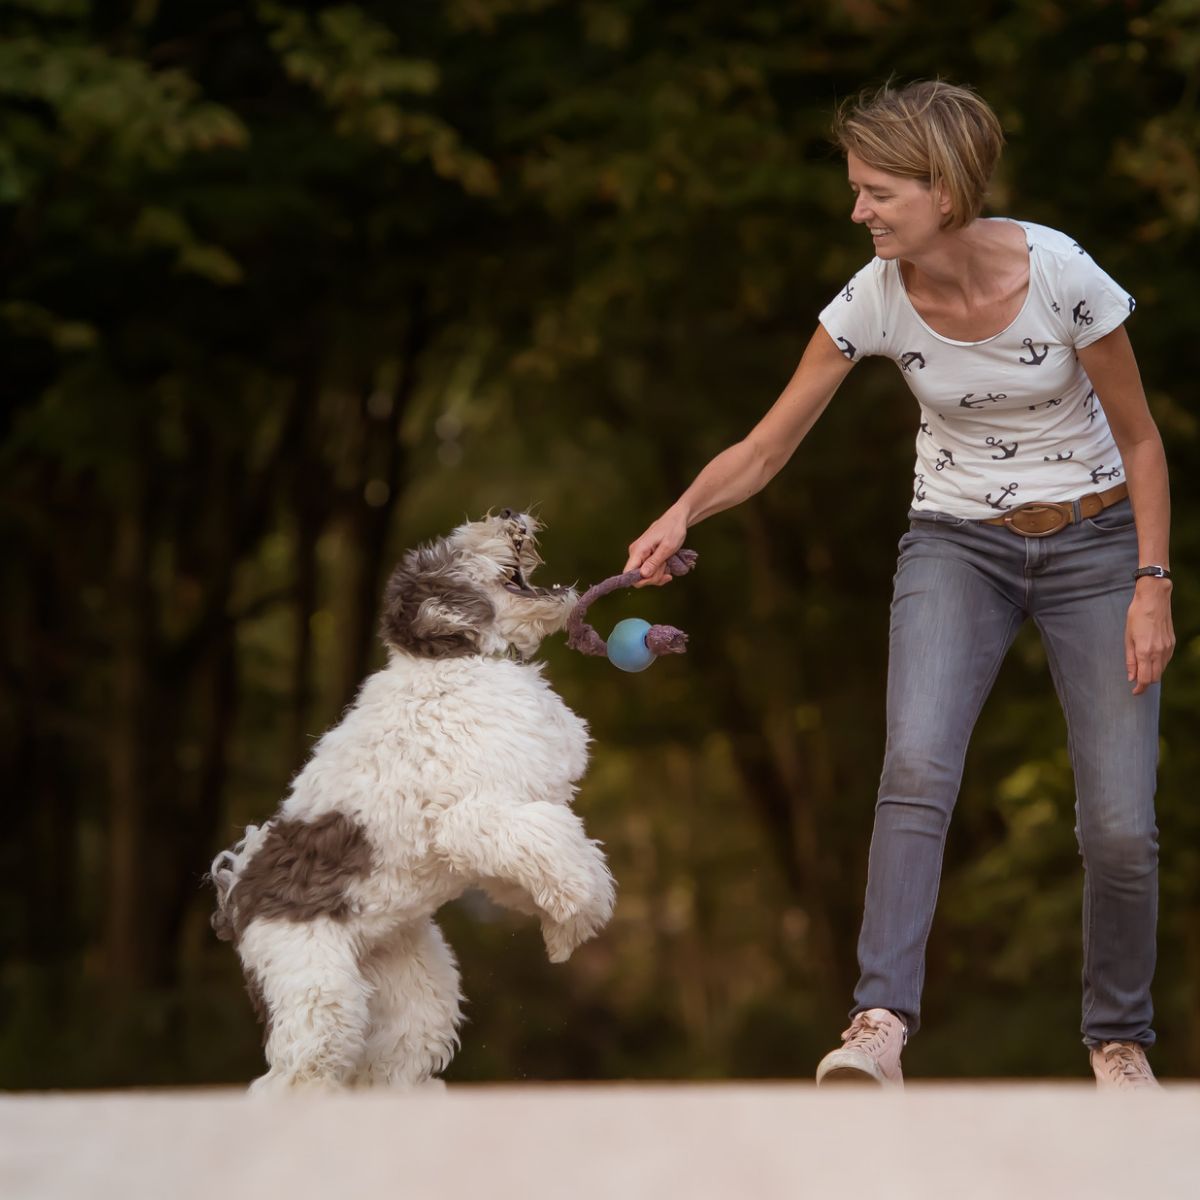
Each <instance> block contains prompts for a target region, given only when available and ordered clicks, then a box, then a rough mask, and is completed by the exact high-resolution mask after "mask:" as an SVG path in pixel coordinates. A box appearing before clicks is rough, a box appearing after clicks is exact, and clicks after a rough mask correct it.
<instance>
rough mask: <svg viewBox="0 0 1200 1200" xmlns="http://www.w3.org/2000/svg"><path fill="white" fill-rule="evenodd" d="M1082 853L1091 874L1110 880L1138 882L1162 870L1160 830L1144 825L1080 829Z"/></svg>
mask: <svg viewBox="0 0 1200 1200" xmlns="http://www.w3.org/2000/svg"><path fill="white" fill-rule="evenodd" d="M1076 837H1077V838H1078V840H1079V853H1080V856H1081V857H1082V858H1083V862H1084V866H1085V867H1086V868H1087V869H1088V871H1090V872H1094V873H1097V874H1102V875H1104V876H1105V877H1106V878H1109V879H1138V878H1141V877H1143V876H1145V875H1148V874H1151V873H1152V872H1154V871H1156V870H1157V869H1158V829H1157V827H1156V826H1155V825H1154V823H1153V822H1150V823H1149V824H1148V825H1143V824H1128V823H1126V824H1119V825H1117V824H1110V825H1096V826H1092V827H1084V828H1082V829H1076Z"/></svg>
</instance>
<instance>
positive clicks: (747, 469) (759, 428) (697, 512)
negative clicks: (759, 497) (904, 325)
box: [625, 325, 854, 587]
mask: <svg viewBox="0 0 1200 1200" xmlns="http://www.w3.org/2000/svg"><path fill="white" fill-rule="evenodd" d="M853 365H854V364H853V363H852V362H851V361H850V360H849V359H848V358H846V356H845V355H844V354H843V353H842V352H841V350H839V349H838V347H837V346H836V344H835V343H834V341H833V339H832V338H831V337H830V336H829V334H828V333H826V332H825V329H824V328H823V327H822V326H820V325H818V326H817V330H816V332H815V333H814V334H813V336H812V338H811V339H810V340H809V343H808V346H807V347H806V348H805V350H804V354H803V356H802V357H801V359H800V365H799V366H797V368H796V371H795V373H794V374H793V375H792V378H791V380H790V381H789V383H788V385H787V387H785V388H784V389H783V391H782V392H781V393H780V396H779V399H778V400H776V401H775V403H774V404H773V405H772V406H771V409H770V411H769V412H767V414H766V416H764V417H763V418H762V420H761V421H759V423H758V424H757V425H755V427H754V428H753V429H752V430H751V431H750V432H749V433H748V434H747V435H746V436H745V437H744V438H743V439H742V440H741V441H740V442H737V443H736V444H735V445H732V446H730V447H729V448H728V449H727V450H722V451H721V453H720V454H718V455H717V456H716V458H714V459H713V460H712V461H711V462H710V463H709V464H708V465H707V466H706V467H705V468H704V470H702V471H701V472H700V474H699V475H697V476H696V479H695V481H694V482H693V483H692V485H691V487H689V488H688V489H687V491H685V492H684V493H683V495H682V496H680V497H679V499H678V500H676V501H675V503H674V504H673V505H671V507H670V508H669V509H667V511H666V512H665V513H663V515H662V516H661V517H659V518H658V520H657V521H655V522H654V524H653V525H651V526H650V528H649V529H647V530H646V532H645V533H643V534H642V536H641V537H639V538H638V539H637V540H636V541H635V542H632V543H631V544H630V547H629V561H628V562H626V564H625V570H626V571H631V570H633V569H634V568H635V567H641V570H642V577H643V583H642V584H639V585H638V586H639V587H641V586H644V585H645V584H657V585H661V584H664V583H669V582H670V579H671V577H670V575H668V574H667V573H666V571H664V570H663V563H665V562H666V561H667V559H668V558H670V557H671V555H672V554H674V553H675V551H676V550H678V549H679V547H680V546H682V545H683V539H684V537H685V536H686V535H687V531H688V529H689V528H690V527H691V526H692V525H695V524H696V523H697V522H698V521H703V520H704V518H705V517H711V516H712V515H713V514H714V513H719V512H724V510H725V509H727V508H733V506H734V505H735V504H741V502H742V501H743V500H747V499H749V498H750V497H751V496H753V495H754V494H755V493H756V492H759V491H761V490H762V489H763V488H764V487H765V486H766V485H767V484H768V483H769V482H770V481H771V479H773V478H774V477H775V475H776V474H778V472H779V471H780V469H781V468H782V467H783V465H784V463H786V462H787V460H788V459H789V458H791V456H792V454H793V453H794V452H795V450H796V447H797V446H798V445H800V442H801V440H802V439H803V438H804V435H805V434H806V433H808V431H809V430H810V429H811V428H812V427H813V425H814V424H816V421H817V418H818V417H819V416H820V415H821V413H822V412H824V411H825V406H826V405H827V404H828V403H829V401H830V400H832V399H833V394H834V392H836V391H837V389H838V386H839V385H840V384H841V382H842V380H843V379H845V378H846V376H847V374H849V371H850V368H851V367H852V366H853Z"/></svg>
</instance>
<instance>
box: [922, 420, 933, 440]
mask: <svg viewBox="0 0 1200 1200" xmlns="http://www.w3.org/2000/svg"><path fill="white" fill-rule="evenodd" d="M921 432H922V433H926V434H928V435H929V436H930V437H933V431H932V430H931V429H930V428H929V424H928V422H926V421H922V422H921Z"/></svg>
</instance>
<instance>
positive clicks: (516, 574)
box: [504, 534, 568, 597]
mask: <svg viewBox="0 0 1200 1200" xmlns="http://www.w3.org/2000/svg"><path fill="white" fill-rule="evenodd" d="M512 544H513V553H514V555H515V556H516V562H514V563H513V566H512V570H511V571H510V572H509V574H508V578H507V579H506V580H505V581H504V587H505V590H506V591H509V592H512V593H513V594H514V595H516V596H530V597H538V596H558V595H560V594H561V593H563V592H565V591H567V590H568V589H567V588H565V587H563V586H562V584H559V583H556V584H555V585H554V586H553V587H548V588H544V587H538V586H537V585H536V584H532V583H530V582H529V576H530V575H532V574H533V572H534V571H535V570H537V567H538V564H539V563H540V562H541V561H542V560H541V558H540V557H538V552H537V549H536V546H537V543H536V542H535V541H534V539H533V537H532V536H530V535H527V534H517V535H516V536H515V537H513V539H512Z"/></svg>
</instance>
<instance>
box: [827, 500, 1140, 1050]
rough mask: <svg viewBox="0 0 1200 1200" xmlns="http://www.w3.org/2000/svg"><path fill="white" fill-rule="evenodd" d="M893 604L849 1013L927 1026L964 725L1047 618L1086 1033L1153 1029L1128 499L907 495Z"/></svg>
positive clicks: (1100, 1036) (1101, 1036) (1094, 1038)
mask: <svg viewBox="0 0 1200 1200" xmlns="http://www.w3.org/2000/svg"><path fill="white" fill-rule="evenodd" d="M909 518H910V529H909V532H908V533H906V534H905V535H904V536H903V538H901V540H900V561H899V565H898V567H897V569H896V585H895V595H894V598H893V600H892V613H891V650H890V659H889V665H888V689H887V750H886V753H885V757H884V766H883V777H882V780H881V781H880V786H879V799H878V803H877V805H876V808H875V830H874V833H873V835H872V838H871V852H870V860H869V865H868V872H867V895H866V903H865V909H864V914H863V924H862V932H861V935H860V937H859V943H858V959H859V967H860V969H861V977H860V979H859V982H858V986H857V987H856V988H855V992H854V1007H853V1008H852V1009H851V1010H850V1012H851V1015H852V1016H853V1015H854V1014H855V1013H858V1012H861V1011H862V1010H864V1009H868V1008H877V1007H878V1008H890V1009H892V1010H893V1011H894V1012H896V1013H898V1014H899V1015H900V1016H901V1017H902V1018H903V1019H904V1020H905V1021H906V1022H907V1023H908V1027H909V1032H910V1033H911V1032H915V1031H916V1030H917V1029H918V1028H919V1025H920V1008H921V988H922V984H923V983H924V977H925V943H926V941H927V939H928V937H929V928H930V925H931V923H932V921H933V912H934V906H935V905H936V903H937V893H938V883H939V878H940V875H941V867H942V849H943V846H944V844H945V840H946V830H947V827H948V826H949V823H950V814H951V811H952V810H953V808H954V802H955V799H956V798H957V796H958V789H959V782H960V780H961V778H962V768H963V758H964V756H965V754H966V750H967V741H968V739H969V738H970V735H971V730H972V728H973V727H974V725H975V721H976V718H977V717H978V716H979V710H980V708H981V707H982V705H983V702H984V700H985V699H986V697H987V694H988V692H989V691H990V690H991V687H992V684H993V682H994V681H995V678H996V673H997V671H998V670H999V668H1000V663H1001V660H1002V659H1003V658H1004V655H1005V653H1006V652H1007V650H1008V648H1009V646H1011V645H1012V641H1013V638H1014V637H1015V636H1016V633H1017V629H1018V627H1019V626H1020V625H1021V623H1022V621H1023V620H1024V619H1025V618H1026V617H1032V618H1033V621H1034V623H1035V624H1036V625H1037V627H1038V630H1039V632H1040V633H1041V637H1042V643H1043V645H1044V646H1045V649H1046V656H1047V658H1048V659H1049V663H1050V670H1051V674H1052V676H1053V679H1054V686H1055V688H1056V689H1057V691H1058V696H1059V700H1060V702H1061V703H1062V707H1063V712H1064V713H1065V715H1066V719H1067V731H1068V743H1069V747H1070V753H1071V764H1072V767H1073V769H1074V773H1075V795H1076V804H1075V814H1076V824H1075V835H1076V838H1077V839H1078V842H1079V852H1080V856H1081V857H1082V859H1083V870H1084V877H1083V879H1084V883H1083V1025H1082V1030H1083V1041H1084V1043H1085V1044H1087V1045H1089V1046H1091V1045H1096V1044H1098V1043H1099V1042H1103V1041H1112V1040H1117V1039H1120V1040H1125V1041H1134V1042H1140V1043H1141V1044H1142V1045H1144V1046H1149V1045H1152V1044H1153V1042H1154V1031H1153V1030H1152V1029H1151V1028H1150V1021H1151V1018H1152V1015H1153V1009H1152V1005H1151V1001H1150V981H1151V978H1152V977H1153V975H1154V962H1155V926H1156V922H1157V917H1158V840H1157V838H1158V830H1157V828H1156V826H1155V821H1154V784H1155V770H1156V767H1157V760H1158V704H1159V685H1158V684H1154V685H1152V686H1151V687H1150V688H1148V689H1147V690H1146V691H1145V692H1143V693H1142V694H1141V695H1140V696H1134V695H1132V692H1131V688H1132V684H1130V683H1129V681H1128V680H1127V678H1126V670H1125V649H1124V634H1125V615H1126V611H1127V610H1128V607H1129V602H1130V600H1131V599H1132V597H1133V580H1132V578H1131V575H1132V571H1133V569H1134V567H1135V566H1136V565H1137V535H1136V531H1135V529H1134V524H1133V511H1132V509H1131V507H1130V504H1129V501H1128V500H1123V501H1121V502H1120V503H1118V504H1114V505H1113V506H1112V507H1111V508H1107V509H1105V510H1104V511H1103V512H1101V513H1100V514H1098V515H1097V516H1096V517H1094V518H1092V519H1091V520H1084V521H1082V522H1080V523H1079V524H1073V525H1069V526H1067V527H1066V528H1065V529H1063V530H1062V531H1060V532H1059V533H1056V534H1054V535H1052V536H1050V537H1046V538H1024V537H1020V536H1018V535H1015V534H1013V533H1012V532H1010V531H1009V530H1008V529H1006V528H1004V527H1002V526H997V525H985V524H981V523H980V522H978V521H969V520H963V519H961V518H958V517H952V516H948V515H946V514H944V513H929V512H919V511H916V510H913V511H912V512H910V513H909Z"/></svg>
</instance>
